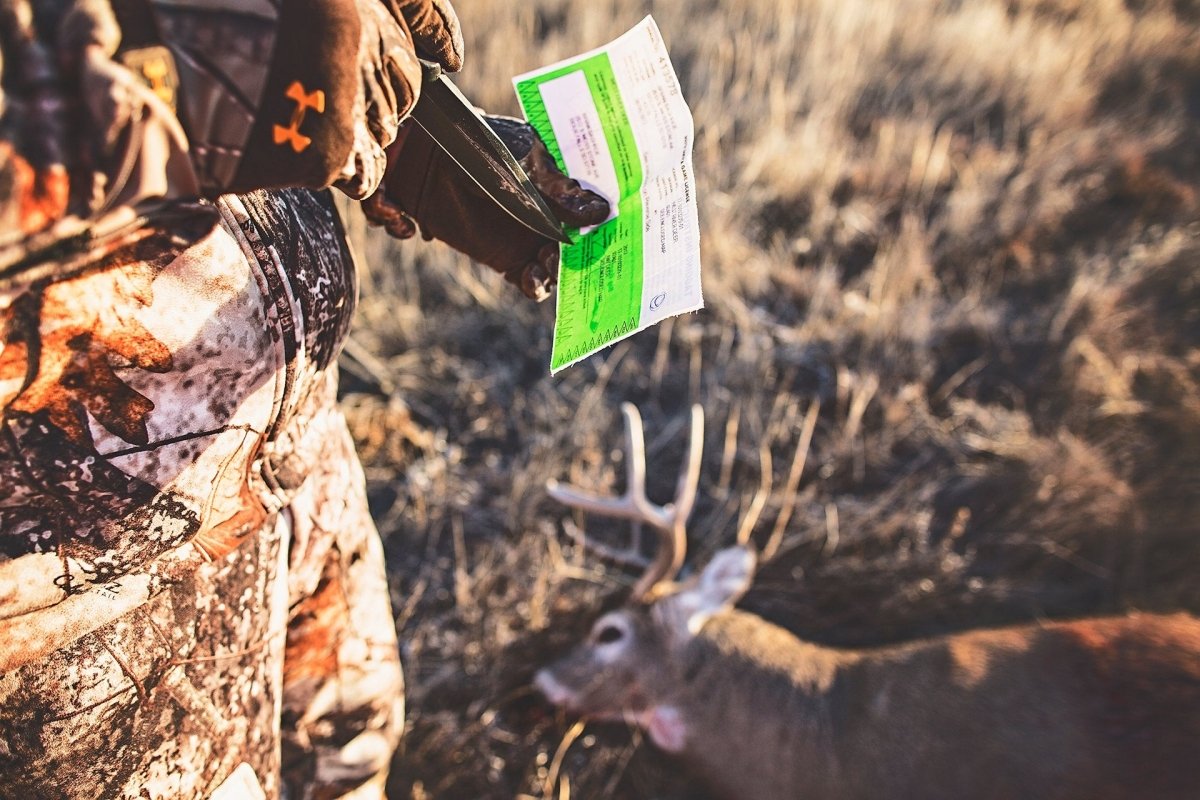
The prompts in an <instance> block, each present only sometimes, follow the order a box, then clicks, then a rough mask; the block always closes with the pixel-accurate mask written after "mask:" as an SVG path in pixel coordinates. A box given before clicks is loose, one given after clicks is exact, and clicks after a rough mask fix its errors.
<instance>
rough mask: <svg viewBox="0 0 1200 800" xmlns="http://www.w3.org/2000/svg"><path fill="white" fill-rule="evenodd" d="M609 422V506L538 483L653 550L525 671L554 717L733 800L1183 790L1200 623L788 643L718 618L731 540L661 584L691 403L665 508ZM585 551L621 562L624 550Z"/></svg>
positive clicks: (1194, 751) (1071, 624)
mask: <svg viewBox="0 0 1200 800" xmlns="http://www.w3.org/2000/svg"><path fill="white" fill-rule="evenodd" d="M622 411H623V414H624V417H625V432H626V436H625V439H626V454H627V480H626V490H625V493H624V494H622V495H620V496H612V495H603V494H596V493H592V492H589V491H587V490H584V489H582V488H579V487H575V486H569V485H561V484H559V483H557V482H554V481H550V482H548V483H547V490H548V492H549V494H550V495H551V496H552V497H553V498H555V499H556V500H558V501H559V502H561V503H564V504H566V505H567V506H569V507H572V508H575V509H579V510H582V511H584V512H591V513H596V514H600V515H605V516H609V517H615V518H620V519H626V520H629V521H631V522H632V523H633V524H634V529H635V531H638V529H639V528H640V526H641V525H643V524H645V525H648V526H650V527H651V528H652V529H653V530H654V531H655V534H656V535H655V540H656V542H657V550H656V552H655V553H654V556H653V559H652V560H650V561H649V562H648V563H645V562H646V559H644V558H643V559H642V562H643V563H644V566H645V570H644V572H643V573H642V574H641V575H640V577H638V579H637V582H636V583H635V585H634V586H633V589H632V591H631V594H630V597H629V599H628V601H627V602H626V603H625V604H624V605H623V606H621V607H620V608H618V609H617V610H615V611H611V612H608V613H605V614H604V615H602V616H600V618H599V619H597V620H596V621H595V623H594V624H593V625H592V627H591V631H590V633H589V634H588V636H587V638H586V639H585V640H584V641H583V642H581V643H579V644H578V645H576V646H575V647H574V649H572V650H570V651H569V652H567V653H566V654H565V655H563V656H562V657H561V658H560V659H559V660H557V661H555V662H553V663H551V664H549V665H548V666H546V667H544V668H543V669H541V670H540V671H538V672H537V674H536V676H535V678H534V686H535V688H536V689H537V690H539V691H540V692H541V694H542V695H544V697H545V698H546V699H547V700H548V701H549V702H550V703H551V704H552V705H554V706H557V707H559V708H561V709H564V710H566V711H568V712H571V713H573V714H577V715H579V716H581V717H582V718H584V719H585V720H599V721H605V720H609V721H623V722H625V723H626V724H629V725H632V726H635V727H637V728H639V729H641V730H642V731H644V733H645V734H646V736H647V738H649V740H650V741H651V742H652V743H653V744H654V745H655V746H657V747H658V748H660V749H661V750H663V751H665V752H667V753H668V754H671V755H673V756H674V757H676V758H677V759H679V760H680V761H682V763H683V765H684V766H685V767H686V768H688V769H689V770H690V771H691V774H694V775H697V776H698V777H700V778H701V779H702V781H703V782H704V783H705V784H706V785H708V786H709V787H711V788H712V789H713V790H714V792H716V793H717V794H718V795H719V796H721V797H726V798H739V799H740V800H785V799H786V800H796V799H797V798H805V799H807V798H873V799H877V798H920V799H921V800H941V799H942V798H945V800H963V798H972V799H973V800H979V799H981V798H983V799H986V798H994V799H995V800H1001V799H1004V800H1007V799H1009V798H1013V799H1017V798H1021V799H1024V798H1036V799H1038V800H1042V799H1043V798H1053V799H1054V800H1076V798H1078V800H1131V799H1132V798H1139V800H1141V799H1144V798H1153V799H1154V800H1173V799H1174V798H1179V799H1180V800H1182V799H1183V798H1198V797H1200V621H1198V620H1197V619H1195V618H1194V617H1192V616H1189V615H1187V614H1185V613H1176V614H1167V615H1160V614H1151V613H1129V614H1126V615H1123V616H1109V617H1103V618H1090V619H1079V620H1072V621H1057V622H1043V623H1037V624H1024V625H1018V626H1015V627H1007V628H998V629H981V630H973V631H968V632H962V633H954V634H950V635H945V636H941V637H937V638H928V639H922V640H917V641H912V642H908V643H903V644H898V645H890V646H885V647H878V648H873V649H837V648H831V647H827V646H822V645H819V644H815V643H812V642H807V641H804V640H803V639H801V638H800V637H798V636H796V635H794V634H793V633H791V632H789V631H787V630H785V629H784V628H782V627H779V626H777V625H774V624H772V623H770V622H768V621H766V620H764V619H762V618H761V617H759V616H756V615H753V614H750V613H748V612H745V611H740V610H737V609H735V608H734V606H735V604H736V603H737V602H738V601H739V599H741V598H742V596H743V595H744V594H745V593H746V591H747V590H748V589H749V587H750V585H751V582H752V581H753V578H754V572H755V569H756V561H757V559H756V556H755V553H754V551H753V549H752V548H751V547H750V546H749V545H738V546H732V547H728V548H726V549H723V550H720V551H719V552H717V553H716V554H715V555H714V556H713V557H712V558H711V560H710V561H709V563H708V564H707V565H706V566H704V567H703V569H701V570H699V571H698V572H696V573H695V574H694V575H692V576H691V577H690V578H688V579H687V580H684V581H677V580H676V576H677V575H678V573H679V571H680V569H681V567H682V565H683V563H684V558H685V548H686V543H687V536H686V523H687V518H688V516H689V515H690V513H691V510H692V507H693V505H694V502H695V499H696V494H697V484H698V480H699V475H700V450H701V446H702V440H703V415H702V412H701V411H700V409H699V407H698V406H697V407H694V408H693V409H692V426H691V435H690V439H689V445H688V451H687V456H686V458H685V465H684V468H683V469H682V470H681V474H680V480H679V484H678V488H677V491H676V495H675V498H674V500H673V502H671V503H668V504H666V505H656V504H654V503H652V502H650V501H649V500H648V499H647V498H646V493H645V469H646V467H645V454H644V443H643V434H642V425H641V419H640V415H639V414H638V412H637V409H636V408H635V407H634V406H632V405H630V404H625V405H624V406H623V407H622ZM639 535H640V533H639ZM585 544H586V545H588V546H589V547H591V548H593V549H599V550H600V551H601V552H602V553H605V554H607V555H612V556H613V557H616V558H617V559H618V560H636V552H637V551H636V549H634V548H632V546H631V547H630V548H626V549H625V550H613V549H612V548H607V547H606V546H605V545H603V543H600V542H585Z"/></svg>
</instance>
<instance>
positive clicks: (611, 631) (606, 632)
mask: <svg viewBox="0 0 1200 800" xmlns="http://www.w3.org/2000/svg"><path fill="white" fill-rule="evenodd" d="M624 635H625V631H623V630H621V629H620V628H618V627H617V626H616V625H605V626H604V627H603V628H601V629H600V630H598V631H596V644H609V643H611V642H615V641H617V640H618V639H620V638H621V637H622V636H624Z"/></svg>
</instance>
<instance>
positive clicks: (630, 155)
mask: <svg viewBox="0 0 1200 800" xmlns="http://www.w3.org/2000/svg"><path fill="white" fill-rule="evenodd" d="M513 83H514V85H515V86H516V90H517V96H518V98H519V99H520V102H521V106H522V108H523V110H524V112H525V117H526V119H528V120H529V123H530V124H531V125H533V127H534V128H535V129H536V130H537V132H538V134H539V135H540V136H541V137H542V139H543V140H544V141H545V142H546V146H547V147H548V148H549V150H550V152H551V154H553V156H554V158H555V159H556V160H557V161H558V164H559V166H560V167H561V168H562V169H563V171H564V172H566V173H567V174H568V175H570V176H571V177H572V178H575V179H576V180H578V181H579V182H580V183H581V184H583V185H584V186H586V187H587V188H589V189H591V190H593V191H595V192H598V193H600V194H602V195H603V196H604V197H605V198H607V199H608V201H609V203H611V205H612V214H611V215H610V217H609V219H608V220H607V221H605V222H603V223H601V224H600V225H597V226H595V227H592V228H584V229H581V230H578V231H571V232H570V234H571V238H572V240H573V244H570V245H563V246H562V250H561V253H560V256H561V260H560V267H559V283H558V300H557V303H558V305H557V314H556V318H555V323H554V347H553V351H552V353H551V357H550V371H551V372H552V373H553V372H557V371H558V370H560V369H562V368H564V367H567V366H570V365H571V364H574V363H575V362H577V361H580V360H582V359H583V358H585V357H587V356H589V355H591V354H592V353H594V352H596V351H597V350H600V349H602V348H604V347H607V346H608V345H610V344H612V343H613V342H615V341H617V340H619V339H623V338H625V337H626V336H629V335H631V334H633V333H636V332H637V331H640V330H642V329H643V328H647V327H649V326H651V325H653V324H654V323H656V322H660V321H662V320H664V319H666V318H667V317H671V316H675V315H676V314H682V313H685V312H688V311H695V310H697V309H699V308H703V307H704V299H703V297H702V296H701V292H700V226H699V218H698V215H697V207H696V193H695V185H694V182H693V172H692V139H693V126H692V115H691V112H690V111H689V110H688V107H687V103H686V102H685V101H684V99H683V94H682V92H681V91H680V89H679V79H678V78H677V77H676V76H675V71H674V70H673V69H672V67H671V62H670V59H669V57H668V56H667V50H666V47H665V46H664V45H663V41H662V36H661V34H660V33H659V31H658V26H657V25H655V24H654V20H653V19H651V18H650V17H646V18H645V19H644V20H642V22H641V23H640V24H639V25H638V26H637V27H635V28H634V29H633V30H631V31H629V32H628V33H626V34H625V35H623V36H621V37H620V38H619V39H617V40H616V41H614V42H612V43H610V44H608V45H606V46H604V47H602V48H600V49H598V50H594V51H592V52H590V53H585V54H583V55H581V56H577V57H576V58H572V59H568V60H566V61H562V62H559V63H558V64H553V65H551V66H549V67H546V68H544V69H540V70H537V71H534V72H530V73H527V74H525V75H520V76H518V77H517V78H515V79H514V80H513Z"/></svg>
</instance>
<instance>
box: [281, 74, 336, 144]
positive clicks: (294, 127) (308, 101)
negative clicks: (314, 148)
mask: <svg viewBox="0 0 1200 800" xmlns="http://www.w3.org/2000/svg"><path fill="white" fill-rule="evenodd" d="M284 95H286V96H287V97H288V99H290V100H294V101H295V102H296V110H295V111H293V112H292V121H291V124H290V125H288V126H287V127H286V128H285V127H283V126H282V125H276V126H275V144H284V143H285V142H286V143H289V144H291V146H292V149H293V150H295V151H296V152H297V153H302V152H304V150H305V148H307V147H308V146H309V145H310V144H312V139H310V138H309V137H307V136H305V135H304V134H302V133H300V126H301V125H303V124H304V115H305V114H307V113H308V110H309V109H310V108H311V109H312V110H313V111H316V112H317V113H318V114H323V113H325V92H323V91H321V90H320V89H317V90H316V91H315V92H312V93H309V92H306V91H304V85H303V84H302V83H300V81H292V85H291V86H289V87H288V88H287V91H286V92H284Z"/></svg>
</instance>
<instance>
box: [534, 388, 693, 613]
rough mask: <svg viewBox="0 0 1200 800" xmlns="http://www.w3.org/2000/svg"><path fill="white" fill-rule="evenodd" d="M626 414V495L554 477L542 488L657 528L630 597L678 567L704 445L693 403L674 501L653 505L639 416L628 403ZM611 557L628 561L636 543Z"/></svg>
mask: <svg viewBox="0 0 1200 800" xmlns="http://www.w3.org/2000/svg"><path fill="white" fill-rule="evenodd" d="M621 412H622V413H623V414H624V415H625V450H626V458H627V461H628V463H627V479H626V482H625V483H626V487H625V494H623V495H621V496H620V497H612V496H605V495H598V494H593V493H592V492H588V491H585V490H583V489H578V488H576V487H574V486H563V485H561V484H559V483H558V481H554V480H551V481H547V482H546V491H547V492H549V494H550V496H551V497H553V498H554V499H555V500H557V501H559V502H560V503H563V504H565V505H567V506H570V507H572V508H578V509H582V510H583V511H592V512H595V513H597V514H600V515H602V516H608V517H618V518H621V519H628V520H632V521H633V523H634V526H635V530H638V529H639V527H638V526H640V525H641V523H648V524H649V525H650V526H652V527H653V528H654V530H655V531H656V532H657V533H658V538H659V545H658V550H657V552H656V553H655V555H654V560H653V561H651V562H650V564H649V566H647V567H646V569H645V571H644V572H643V573H642V575H641V577H640V578H638V581H637V583H636V584H634V587H633V597H634V598H635V599H641V598H644V597H646V596H647V595H648V594H649V593H650V592H651V591H652V590H653V589H654V588H655V587H656V586H658V585H659V584H660V583H662V582H664V581H669V580H671V579H673V578H674V577H675V575H676V574H677V573H678V572H679V568H680V567H682V566H683V557H684V554H685V553H686V552H687V528H686V526H687V518H688V515H690V514H691V513H692V506H694V505H695V503H696V486H697V485H698V484H699V482H700V457H701V454H702V447H703V444H704V410H703V409H702V408H701V407H700V406H699V405H694V406H692V426H691V435H690V436H689V438H688V451H687V457H686V460H685V462H684V469H683V470H682V471H681V472H680V475H679V485H678V487H677V488H676V490H675V501H674V502H673V503H668V504H666V505H662V506H659V505H655V504H654V503H651V502H650V501H649V500H648V499H647V498H646V448H645V441H644V437H643V434H642V417H641V415H640V414H639V413H638V410H637V407H636V406H634V405H633V404H632V403H622V404H621ZM599 549H601V550H602V551H605V552H608V554H609V555H610V556H613V557H615V558H618V559H621V560H625V561H630V560H632V559H631V556H632V555H634V554H636V548H631V549H630V550H628V551H624V552H622V551H616V552H613V551H609V550H607V549H606V548H599Z"/></svg>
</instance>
